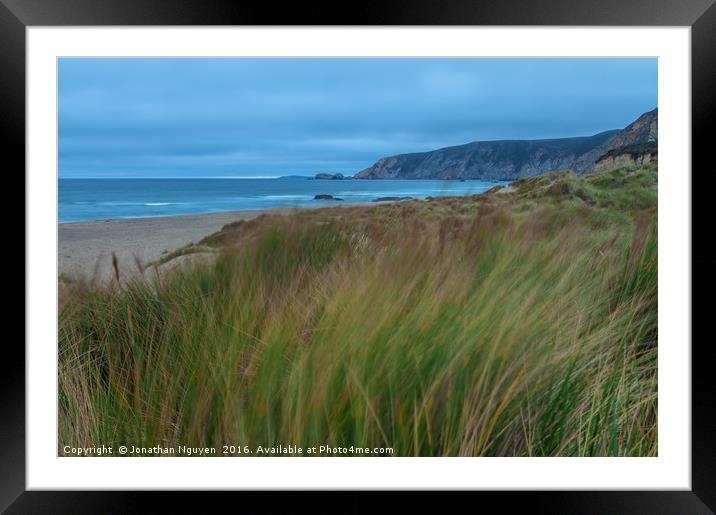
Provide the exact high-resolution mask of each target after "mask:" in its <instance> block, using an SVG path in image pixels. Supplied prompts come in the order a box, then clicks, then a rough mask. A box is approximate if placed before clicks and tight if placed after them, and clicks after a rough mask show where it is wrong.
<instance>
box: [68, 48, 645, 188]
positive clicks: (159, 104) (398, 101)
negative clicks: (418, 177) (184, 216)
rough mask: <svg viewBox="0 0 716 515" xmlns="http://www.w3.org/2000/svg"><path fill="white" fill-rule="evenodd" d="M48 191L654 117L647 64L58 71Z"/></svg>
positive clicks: (592, 130)
mask: <svg viewBox="0 0 716 515" xmlns="http://www.w3.org/2000/svg"><path fill="white" fill-rule="evenodd" d="M58 68H59V70H58V73H59V75H58V140H59V141H58V159H59V176H60V178H140V177H276V176H282V175H313V174H315V173H318V172H341V173H343V174H346V175H352V174H354V173H356V172H358V171H360V170H362V169H364V168H366V167H368V166H370V165H372V164H373V163H374V162H375V161H377V160H378V159H379V158H381V157H385V156H390V155H394V154H401V153H407V152H421V151H427V150H434V149H437V148H442V147H446V146H452V145H460V144H463V143H468V142H471V141H486V140H500V139H539V138H559V137H571V136H587V135H592V134H596V133H598V132H601V131H605V130H610V129H620V128H623V127H625V126H626V125H628V124H629V123H631V122H632V121H634V120H635V119H636V118H637V117H638V116H639V115H640V114H642V113H644V112H646V111H650V110H652V109H654V108H655V107H656V106H657V60H656V59H631V58H628V59H627V58H619V59H616V58H610V59H535V58H532V59H487V58H481V59H473V58H469V59H445V58H435V59H423V58H403V59H393V58H389V59H388V58H383V59H378V58H365V59H349V58H344V59H322V58H314V59H305V58H302V59H281V58H258V59H246V58H224V59H207V58H199V59H184V58H182V59H144V58H142V59H140V58H130V59H115V58H102V59H87V58H63V59H61V60H60V62H59V65H58Z"/></svg>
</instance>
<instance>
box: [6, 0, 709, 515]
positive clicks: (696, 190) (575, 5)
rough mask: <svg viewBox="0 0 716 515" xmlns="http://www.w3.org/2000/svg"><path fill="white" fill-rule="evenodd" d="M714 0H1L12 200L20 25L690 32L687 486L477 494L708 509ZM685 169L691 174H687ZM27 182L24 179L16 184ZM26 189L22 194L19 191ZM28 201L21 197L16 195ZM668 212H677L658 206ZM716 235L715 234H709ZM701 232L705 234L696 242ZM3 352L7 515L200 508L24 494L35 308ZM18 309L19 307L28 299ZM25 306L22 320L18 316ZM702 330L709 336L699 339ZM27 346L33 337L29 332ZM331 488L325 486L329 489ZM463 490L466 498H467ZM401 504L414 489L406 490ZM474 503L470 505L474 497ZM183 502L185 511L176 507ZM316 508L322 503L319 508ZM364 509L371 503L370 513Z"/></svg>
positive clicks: (21, 114)
mask: <svg viewBox="0 0 716 515" xmlns="http://www.w3.org/2000/svg"><path fill="white" fill-rule="evenodd" d="M714 1H715V0H628V1H627V0H583V1H581V2H571V1H569V0H553V1H547V0H502V1H500V2H490V1H474V0H473V1H470V0H451V1H441V2H438V1H431V0H412V1H411V2H405V1H400V0H384V1H382V2H371V1H368V2H362V3H339V2H325V3H320V2H319V3H316V2H313V3H311V4H308V3H304V2H300V3H299V2H295V3H292V4H287V5H286V6H278V5H276V4H274V3H269V2H259V1H256V0H239V1H235V2H225V3H220V2H214V1H207V0H203V1H202V0H0V126H2V129H3V139H2V142H3V144H2V147H1V148H2V156H3V162H4V166H3V168H4V170H5V174H4V176H3V180H4V181H5V184H6V188H8V192H9V191H12V192H13V193H12V194H10V195H9V196H12V197H14V198H15V199H17V201H18V204H19V203H22V204H23V206H22V212H23V213H24V212H25V210H24V199H25V196H24V192H25V182H24V172H23V173H20V170H24V169H25V139H24V138H25V30H26V28H27V27H32V26H43V25H50V26H55V25H57V26H82V25H102V26H106V25H288V24H290V25H450V26H455V25H557V26H563V25H577V26H585V25H608V26H611V25H613V26H631V25H634V26H651V25H653V26H689V27H691V44H692V48H691V50H692V55H691V58H692V63H691V72H692V169H693V170H698V172H697V173H691V181H692V248H691V252H692V276H693V277H696V278H698V280H697V281H692V285H693V286H692V327H693V329H694V331H693V336H692V340H693V342H683V344H684V345H690V344H691V345H692V347H691V349H692V455H691V460H692V490H691V491H690V492H687V491H641V492H625V491H618V492H615V491H602V492H592V491H590V492H556V491H550V492H479V493H477V496H478V497H481V498H480V499H479V501H478V502H482V501H483V500H489V501H497V502H499V503H500V505H501V506H503V507H507V508H510V507H512V508H515V507H522V508H523V509H529V510H530V511H535V512H537V513H541V512H545V513H546V512H549V513H561V512H565V513H664V514H666V513H679V514H685V513H690V514H696V513H713V512H714V511H716V446H715V445H714V440H716V416H715V413H716V409H714V407H715V403H714V396H713V394H712V391H713V382H712V381H711V377H712V371H711V369H712V367H713V365H712V363H713V360H712V359H710V358H711V356H712V354H711V347H712V345H713V343H712V342H713V338H708V337H705V335H706V334H707V333H706V331H705V329H706V327H707V324H706V322H705V320H707V317H708V315H709V313H708V311H710V309H711V306H710V305H709V304H710V303H709V302H708V301H704V302H700V301H699V299H700V298H701V299H709V297H711V295H710V293H711V292H713V291H714V287H716V281H714V270H715V269H716V255H715V254H714V253H713V252H712V251H711V250H710V243H711V242H710V241H709V240H710V239H711V238H709V237H708V236H709V235H710V234H712V233H713V230H712V225H711V222H712V220H713V215H712V208H711V206H710V203H709V198H708V197H707V196H708V195H712V193H711V192H712V191H713V182H714V180H713V175H714V172H713V171H712V170H713V168H714V165H713V158H711V159H712V160H711V161H709V156H710V153H711V152H712V151H711V148H710V147H711V145H710V138H709V131H708V128H709V126H710V125H711V124H713V123H714V121H716V4H714ZM688 173H690V171H689V170H684V174H685V177H687V175H686V174H688ZM21 177H22V178H21ZM20 191H22V192H23V195H20V193H19V192H20ZM20 199H22V200H20ZM2 206H3V210H4V211H5V217H4V220H6V221H11V223H6V225H8V226H10V227H7V230H6V231H7V232H6V237H7V238H8V239H7V240H6V245H5V251H4V252H2V253H1V255H0V260H1V261H2V268H1V270H3V271H5V274H4V279H5V286H6V288H7V287H11V288H12V289H11V290H10V288H7V289H8V291H7V293H6V299H8V298H10V297H9V295H10V291H12V294H13V295H17V294H18V292H19V291H21V284H20V282H21V281H23V284H22V291H23V294H22V298H23V299H25V293H24V292H25V290H24V274H23V276H22V277H21V275H20V274H19V273H17V271H18V270H20V269H22V270H24V271H25V274H26V273H27V269H26V267H25V258H26V256H25V250H24V248H25V247H24V244H23V245H21V244H20V242H24V241H25V226H24V224H20V223H18V216H19V215H18V213H19V212H20V211H19V210H20V206H19V205H17V204H15V205H13V203H8V202H3V203H2ZM661 216H668V213H662V214H661ZM709 229H711V231H709ZM696 235H704V236H706V237H702V238H697V237H695V236H696ZM7 305H8V308H9V309H7V310H5V311H4V312H5V313H6V318H4V319H5V321H6V324H5V328H6V331H5V339H4V341H3V347H4V349H3V354H2V359H0V367H2V373H1V374H0V474H1V476H0V510H4V509H7V510H8V511H7V513H85V512H87V513H90V512H91V513H120V512H121V513H128V512H133V511H144V509H145V508H146V507H147V505H148V504H147V503H149V502H153V503H154V502H156V503H158V504H157V505H161V506H162V508H163V509H167V510H168V509H172V510H173V511H181V512H184V511H193V510H194V507H195V506H197V505H198V504H196V503H201V504H200V506H202V507H203V508H204V509H205V508H206V507H207V506H208V505H207V504H206V503H207V501H208V500H207V499H204V497H205V496H206V495H209V494H210V493H203V494H199V498H197V494H192V495H189V494H188V493H183V492H156V493H148V492H119V491H112V492H69V491H65V492H46V491H44V492H39V491H29V492H28V491H25V353H24V346H23V344H22V342H21V339H20V336H12V335H13V334H16V333H13V332H12V331H7V329H9V328H10V326H11V325H13V324H17V322H13V320H16V319H19V318H20V316H21V315H20V313H19V311H20V309H32V306H26V305H25V303H24V302H20V301H19V299H16V298H15V297H13V298H12V300H11V301H10V302H8V304H7ZM20 306H22V308H21V307H20ZM12 311H17V312H18V313H15V314H14V316H12V315H11V314H10V313H12ZM699 336H700V337H699ZM23 340H24V338H23ZM211 495H218V496H219V498H220V500H224V501H227V500H230V499H229V498H230V497H231V496H235V495H238V496H240V498H241V500H240V501H239V502H241V505H237V508H238V507H240V506H243V505H244V503H245V502H249V501H252V500H258V499H254V498H255V497H257V496H259V495H261V499H260V500H263V501H266V495H265V494H263V495H262V494H259V493H247V492H243V493H228V492H223V493H211ZM270 495H271V496H272V498H271V503H272V504H271V506H272V507H274V508H275V507H276V506H277V505H276V504H275V503H276V501H277V500H279V501H282V502H290V503H294V502H298V501H300V500H302V499H303V498H304V494H303V493H297V492H295V493H291V494H284V495H283V496H279V497H278V498H277V497H276V494H275V493H271V494H270ZM322 495H323V494H322ZM334 495H335V494H325V496H324V497H322V498H321V499H322V501H321V505H322V506H325V508H324V510H325V509H328V510H330V511H332V508H331V506H334V507H335V506H336V505H335V504H334V503H335V502H340V506H343V507H345V510H343V509H342V510H341V511H349V510H355V511H365V510H367V509H374V507H375V504H374V501H373V500H370V499H366V498H365V497H363V496H361V497H360V498H358V497H357V495H356V494H355V493H351V494H349V497H350V502H347V500H346V498H345V497H343V498H342V499H340V500H337V499H333V496H334ZM461 495H464V494H461ZM403 497H404V498H406V500H407V497H408V495H405V494H404V495H403ZM409 497H410V500H411V501H412V502H413V503H416V502H417V503H420V504H421V505H422V506H426V504H425V502H426V501H425V498H424V496H423V495H422V493H416V492H413V493H410V494H409ZM469 502H475V500H471V501H469ZM172 505H174V506H175V507H176V508H172ZM321 505H319V506H317V507H316V508H315V509H318V510H319V511H323V510H321ZM361 508H362V509H361Z"/></svg>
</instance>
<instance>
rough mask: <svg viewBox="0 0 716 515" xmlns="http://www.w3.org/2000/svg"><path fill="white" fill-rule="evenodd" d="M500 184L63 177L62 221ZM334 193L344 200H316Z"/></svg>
mask: <svg viewBox="0 0 716 515" xmlns="http://www.w3.org/2000/svg"><path fill="white" fill-rule="evenodd" d="M496 184H505V183H495V182H483V181H477V180H466V181H427V180H389V179H386V180H312V179H60V180H59V188H58V189H59V191H58V197H59V198H58V205H59V213H58V215H59V216H58V220H59V222H60V223H67V222H79V221H89V220H108V219H116V218H143V217H153V216H173V215H188V214H200V213H215V212H221V211H243V210H262V209H273V208H286V207H315V206H324V205H325V206H330V205H343V204H364V203H372V202H373V201H375V199H377V198H379V197H413V198H417V199H424V198H426V197H437V196H459V195H471V194H476V193H481V192H483V191H485V190H487V189H489V188H492V187H493V186H495V185H496ZM319 194H328V195H333V196H335V197H339V198H342V199H343V201H339V202H337V201H333V200H314V198H313V197H314V196H315V195H319Z"/></svg>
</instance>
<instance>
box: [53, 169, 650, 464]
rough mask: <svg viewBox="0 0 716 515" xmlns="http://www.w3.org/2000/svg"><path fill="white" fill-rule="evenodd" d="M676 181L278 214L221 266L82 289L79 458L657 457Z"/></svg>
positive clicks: (628, 181)
mask: <svg viewBox="0 0 716 515" xmlns="http://www.w3.org/2000/svg"><path fill="white" fill-rule="evenodd" d="M655 177H656V171H655V169H650V168H646V169H641V170H636V171H633V170H632V171H623V170H622V171H618V172H614V173H612V174H611V175H610V174H600V175H595V176H591V177H585V178H581V177H575V176H573V175H569V174H566V175H565V174H561V175H559V174H557V175H553V176H548V177H547V178H546V179H545V178H535V179H531V180H526V181H520V182H518V183H515V184H513V186H512V187H511V188H509V189H506V190H503V191H498V190H497V189H496V190H495V191H494V192H490V193H489V194H487V195H483V196H480V197H466V198H461V199H438V200H436V201H432V202H408V203H402V204H399V205H389V206H377V207H357V208H334V209H326V210H311V211H312V212H311V213H302V214H299V215H296V216H265V217H262V218H261V219H259V220H254V221H251V222H241V223H237V224H232V225H230V226H227V227H226V228H225V229H224V230H223V231H221V232H220V233H217V234H216V235H214V236H212V237H210V238H207V240H206V241H205V242H203V244H204V245H212V246H214V247H215V248H217V249H219V250H220V253H219V254H218V256H217V257H216V259H214V260H212V261H211V262H203V263H197V264H194V265H187V266H184V267H178V268H177V269H175V270H173V271H171V272H168V273H166V274H162V275H157V276H154V277H151V276H150V277H143V278H138V279H137V280H135V281H132V282H130V283H128V284H122V285H120V284H118V283H117V282H114V283H112V284H108V285H104V286H100V285H91V284H84V283H82V282H78V283H75V284H74V285H73V288H72V289H71V291H69V292H67V293H66V294H65V297H63V299H61V309H60V330H59V391H60V399H59V407H60V416H59V441H60V453H61V454H62V452H63V451H62V448H63V446H64V445H72V446H81V445H84V446H90V445H96V444H105V445H114V446H118V445H122V444H124V445H129V444H133V445H139V446H153V445H162V446H175V445H179V444H184V445H190V446H217V447H220V446H221V445H222V444H236V445H249V446H257V445H262V446H274V445H278V444H283V445H288V444H292V445H298V446H302V447H310V446H315V445H328V446H345V447H348V446H351V445H354V446H359V447H371V448H372V447H392V448H393V449H394V454H393V455H395V456H652V455H656V454H657V423H656V421H657V370H656V364H657V304H656V299H657V237H656V211H655V205H656V191H655V187H656V186H655V180H656V179H655ZM649 181H651V182H649ZM650 188H651V190H650ZM652 190H653V191H652Z"/></svg>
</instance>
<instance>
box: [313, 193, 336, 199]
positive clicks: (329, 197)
mask: <svg viewBox="0 0 716 515" xmlns="http://www.w3.org/2000/svg"><path fill="white" fill-rule="evenodd" d="M313 200H343V199H342V198H339V197H334V196H333V195H327V194H324V193H321V194H319V195H315V196H314V197H313Z"/></svg>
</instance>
